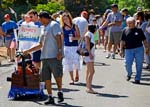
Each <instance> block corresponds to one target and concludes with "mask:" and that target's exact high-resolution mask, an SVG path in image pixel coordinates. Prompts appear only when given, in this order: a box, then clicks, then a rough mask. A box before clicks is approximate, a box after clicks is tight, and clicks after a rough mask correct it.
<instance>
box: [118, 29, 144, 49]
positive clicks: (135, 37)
mask: <svg viewBox="0 0 150 107" xmlns="http://www.w3.org/2000/svg"><path fill="white" fill-rule="evenodd" d="M145 39H146V38H145V35H144V33H143V31H142V29H140V28H133V29H129V28H125V29H124V30H123V32H122V37H121V40H122V41H125V48H126V49H133V48H138V47H141V46H143V43H142V41H144V40H145Z"/></svg>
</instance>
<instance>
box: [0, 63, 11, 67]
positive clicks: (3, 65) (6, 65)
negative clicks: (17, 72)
mask: <svg viewBox="0 0 150 107" xmlns="http://www.w3.org/2000/svg"><path fill="white" fill-rule="evenodd" d="M11 65H13V63H10V64H2V65H0V67H9V66H11Z"/></svg>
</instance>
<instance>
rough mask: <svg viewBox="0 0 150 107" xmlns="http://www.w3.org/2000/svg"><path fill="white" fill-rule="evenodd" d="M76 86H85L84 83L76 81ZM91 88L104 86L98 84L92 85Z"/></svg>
mask: <svg viewBox="0 0 150 107" xmlns="http://www.w3.org/2000/svg"><path fill="white" fill-rule="evenodd" d="M75 85H76V86H83V87H85V86H86V83H81V82H80V83H77V84H75ZM92 87H93V88H104V86H100V85H92Z"/></svg>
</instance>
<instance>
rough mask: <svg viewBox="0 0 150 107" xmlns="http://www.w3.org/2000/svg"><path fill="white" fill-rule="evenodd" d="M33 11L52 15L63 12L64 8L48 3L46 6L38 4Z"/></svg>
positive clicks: (54, 3)
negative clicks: (42, 11) (46, 12)
mask: <svg viewBox="0 0 150 107" xmlns="http://www.w3.org/2000/svg"><path fill="white" fill-rule="evenodd" d="M35 9H36V10H37V11H41V10H44V11H48V12H49V13H50V14H53V13H55V12H57V11H59V10H64V9H65V7H64V6H63V5H62V4H59V3H57V2H48V3H47V4H38V5H37V6H36V8H35Z"/></svg>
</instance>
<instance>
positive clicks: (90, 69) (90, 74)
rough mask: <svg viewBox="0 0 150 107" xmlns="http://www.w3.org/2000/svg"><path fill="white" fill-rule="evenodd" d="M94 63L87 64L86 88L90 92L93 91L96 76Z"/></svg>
mask: <svg viewBox="0 0 150 107" xmlns="http://www.w3.org/2000/svg"><path fill="white" fill-rule="evenodd" d="M94 72H95V71H94V63H93V62H88V63H87V74H86V87H87V90H88V91H91V90H92V80H93V75H94Z"/></svg>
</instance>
